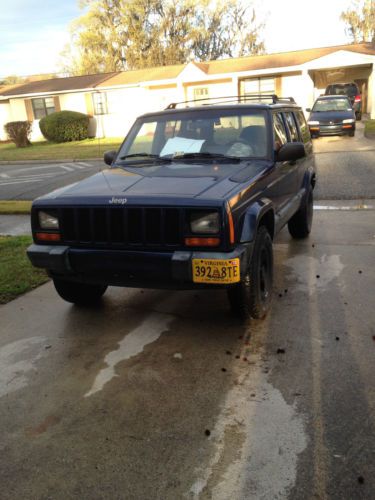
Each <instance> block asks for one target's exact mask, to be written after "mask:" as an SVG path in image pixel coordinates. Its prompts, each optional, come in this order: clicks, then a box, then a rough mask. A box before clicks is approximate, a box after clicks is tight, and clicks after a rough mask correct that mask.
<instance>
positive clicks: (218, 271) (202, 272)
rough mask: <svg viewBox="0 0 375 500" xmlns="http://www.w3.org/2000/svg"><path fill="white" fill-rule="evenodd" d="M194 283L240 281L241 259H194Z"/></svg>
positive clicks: (222, 283)
mask: <svg viewBox="0 0 375 500" xmlns="http://www.w3.org/2000/svg"><path fill="white" fill-rule="evenodd" d="M193 281H194V283H217V284H221V285H224V284H227V283H237V282H238V281H240V259H238V258H237V259H227V260H217V259H193Z"/></svg>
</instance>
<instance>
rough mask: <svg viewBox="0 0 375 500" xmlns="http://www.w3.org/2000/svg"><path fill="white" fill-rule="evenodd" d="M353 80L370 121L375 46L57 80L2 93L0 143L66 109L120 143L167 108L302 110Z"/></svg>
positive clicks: (95, 132) (36, 134)
mask: <svg viewBox="0 0 375 500" xmlns="http://www.w3.org/2000/svg"><path fill="white" fill-rule="evenodd" d="M351 81H355V82H356V83H357V84H358V86H359V88H360V89H361V93H362V100H363V112H367V113H369V114H370V116H371V118H375V45H374V44H371V43H361V44H352V45H339V46H335V47H324V48H316V49H306V50H298V51H294V52H284V53H279V54H268V55H260V56H247V57H240V58H232V59H222V60H217V61H209V62H199V63H197V62H190V63H188V64H180V65H174V66H163V67H157V68H148V69H142V70H133V71H123V72H117V73H107V74H97V75H87V76H76V77H68V78H54V79H50V80H42V81H36V82H30V83H25V84H18V85H12V86H10V87H3V88H0V139H5V133H4V131H3V125H4V124H5V123H6V122H8V121H14V120H30V121H32V122H33V132H32V140H36V139H40V138H41V135H40V131H39V127H38V122H39V119H40V118H42V117H43V116H45V115H46V114H49V113H51V112H53V111H59V110H61V109H69V110H74V111H81V112H83V113H87V114H89V115H90V116H92V117H93V119H92V120H91V135H92V136H98V137H103V136H107V137H122V136H124V135H125V134H126V133H127V131H128V130H129V127H130V125H131V124H132V123H133V121H134V119H135V118H136V116H138V115H140V114H142V113H145V112H148V111H155V110H160V109H163V108H165V107H166V106H167V105H168V104H169V103H171V102H179V101H185V100H192V101H196V100H198V99H204V98H207V97H209V98H218V97H222V96H234V95H238V94H240V95H249V94H254V93H261V94H270V93H276V94H278V95H281V96H293V97H294V98H295V100H296V101H297V103H298V104H300V105H301V106H302V107H303V108H304V109H305V108H306V107H311V105H312V104H313V102H314V100H315V98H316V97H317V96H318V95H320V94H321V93H324V90H325V88H326V86H327V85H328V84H330V83H340V82H351Z"/></svg>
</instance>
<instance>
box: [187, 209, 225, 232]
mask: <svg viewBox="0 0 375 500" xmlns="http://www.w3.org/2000/svg"><path fill="white" fill-rule="evenodd" d="M219 229H220V228H219V213H218V212H192V213H191V214H190V230H191V232H192V233H198V234H217V233H218V232H219Z"/></svg>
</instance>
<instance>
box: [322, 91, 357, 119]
mask: <svg viewBox="0 0 375 500" xmlns="http://www.w3.org/2000/svg"><path fill="white" fill-rule="evenodd" d="M325 95H346V96H347V97H348V98H349V101H350V103H351V105H352V107H353V109H354V111H355V116H356V119H357V120H360V119H361V118H362V96H361V93H360V91H359V88H358V86H357V84H356V83H334V84H332V85H328V87H327V88H326V91H325Z"/></svg>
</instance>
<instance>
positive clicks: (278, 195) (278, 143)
mask: <svg viewBox="0 0 375 500" xmlns="http://www.w3.org/2000/svg"><path fill="white" fill-rule="evenodd" d="M287 115H288V112H275V113H273V134H274V151H275V155H276V153H277V152H278V150H279V149H280V148H281V147H282V146H283V145H284V144H286V143H287V142H292V141H293V140H296V139H297V140H299V137H298V131H297V130H296V127H295V129H294V131H293V134H292V133H291V132H290V131H289V127H288V124H287V121H286V116H287ZM296 134H297V135H296ZM275 167H276V168H275V176H276V178H275V185H274V187H273V189H272V194H273V195H274V196H273V198H274V199H277V200H278V206H277V213H278V214H279V215H280V216H281V217H282V214H283V212H284V211H285V210H286V206H287V205H288V202H289V201H290V200H291V198H292V197H293V196H294V195H295V193H296V190H297V180H296V178H295V169H296V165H295V162H288V161H281V162H278V161H277V162H276V165H275ZM282 218H283V217H282Z"/></svg>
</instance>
